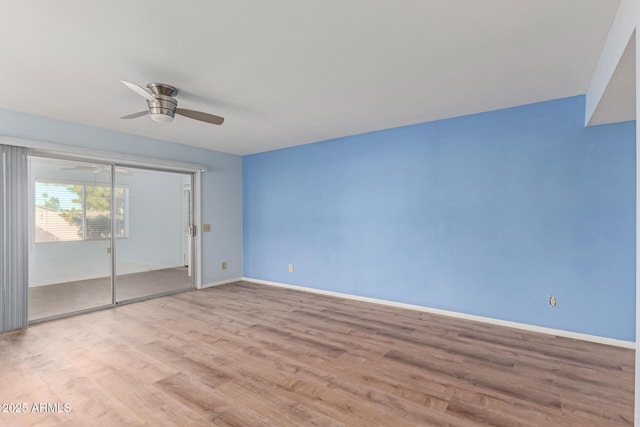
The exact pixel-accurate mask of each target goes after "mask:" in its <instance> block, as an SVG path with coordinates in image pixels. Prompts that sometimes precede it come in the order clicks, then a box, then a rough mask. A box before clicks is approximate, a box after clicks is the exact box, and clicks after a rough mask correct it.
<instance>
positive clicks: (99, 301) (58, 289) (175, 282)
mask: <svg viewBox="0 0 640 427" xmlns="http://www.w3.org/2000/svg"><path fill="white" fill-rule="evenodd" d="M191 283H192V281H191V277H189V276H188V274H187V267H179V268H166V269H162V270H152V271H145V272H142V273H133V274H123V275H120V276H117V277H116V300H117V301H126V300H129V299H133V298H139V297H144V296H151V295H154V294H159V293H163V292H168V291H173V290H179V289H186V288H189V287H191ZM107 304H111V280H110V278H109V277H104V278H99V279H91V280H80V281H76V282H66V283H57V284H54V285H47V286H38V287H34V288H29V320H36V319H42V318H45V317H50V316H56V315H59V314H65V313H70V312H74V311H78V310H85V309H88V308H94V307H99V306H102V305H107Z"/></svg>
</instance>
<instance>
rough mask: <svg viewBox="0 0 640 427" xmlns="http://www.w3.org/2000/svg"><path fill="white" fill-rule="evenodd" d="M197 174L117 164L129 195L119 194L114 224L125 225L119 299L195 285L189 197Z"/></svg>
mask: <svg viewBox="0 0 640 427" xmlns="http://www.w3.org/2000/svg"><path fill="white" fill-rule="evenodd" d="M191 178H192V174H185V173H175V172H166V171H158V170H149V169H142V168H135V167H129V166H116V180H115V187H116V188H122V189H123V190H122V191H123V194H124V201H125V202H124V203H120V202H119V201H118V200H115V207H116V210H115V221H114V224H115V223H117V224H119V223H120V222H122V229H123V230H124V235H123V236H119V237H118V238H117V239H116V246H115V272H116V278H115V298H116V302H122V301H131V300H136V299H144V298H148V297H150V296H153V295H162V294H167V293H172V292H175V291H178V290H184V289H189V288H192V287H193V277H192V275H191V271H190V268H189V267H190V266H191V253H192V251H191V245H192V243H191V239H190V238H189V239H187V240H186V243H185V232H186V231H187V230H188V228H189V227H187V230H185V221H188V222H190V221H191V209H192V208H191V206H192V204H191V197H189V198H188V200H185V197H184V195H185V191H184V189H185V186H190V185H191ZM190 195H191V192H189V196H190ZM185 203H188V208H185ZM185 216H187V218H185ZM189 225H190V224H189ZM185 244H186V245H188V246H189V248H188V250H187V251H185ZM185 253H187V254H188V256H187V257H185Z"/></svg>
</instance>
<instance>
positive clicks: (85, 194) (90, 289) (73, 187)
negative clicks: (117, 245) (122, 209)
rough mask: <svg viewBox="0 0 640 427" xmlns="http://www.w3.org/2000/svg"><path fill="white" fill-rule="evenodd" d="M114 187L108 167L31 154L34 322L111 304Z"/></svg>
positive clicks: (31, 316)
mask: <svg viewBox="0 0 640 427" xmlns="http://www.w3.org/2000/svg"><path fill="white" fill-rule="evenodd" d="M111 188H112V186H111V166H109V165H103V164H90V163H84V162H77V161H69V160H57V159H48V158H41V157H32V158H31V189H32V192H33V194H31V195H30V199H31V202H32V203H31V206H30V207H31V212H30V216H31V218H32V219H33V222H32V227H31V242H32V245H31V248H30V255H29V320H35V319H41V318H46V317H52V316H57V315H61V314H66V313H71V312H75V311H81V310H87V309H91V308H96V307H100V306H104V305H109V304H111V303H112V300H113V298H112V291H111V227H112V216H111V212H112V209H111V199H112V198H111ZM116 199H117V197H116Z"/></svg>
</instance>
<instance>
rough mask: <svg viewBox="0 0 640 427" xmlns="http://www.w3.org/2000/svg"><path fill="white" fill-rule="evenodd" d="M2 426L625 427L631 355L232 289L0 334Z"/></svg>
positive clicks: (250, 286) (447, 320) (258, 288)
mask: <svg viewBox="0 0 640 427" xmlns="http://www.w3.org/2000/svg"><path fill="white" fill-rule="evenodd" d="M0 399H1V402H0V403H4V402H6V403H19V402H24V403H26V404H29V405H31V404H33V403H38V402H42V403H45V404H46V403H55V402H58V403H65V402H66V403H69V404H70V407H71V412H68V413H66V412H51V413H20V414H15V413H1V412H0V427H2V426H16V425H18V426H21V425H24V426H31V425H38V426H54V425H69V426H74V425H77V426H84V425H88V424H96V425H114V426H128V425H131V426H143V425H145V426H146V425H149V426H164V425H166V426H183V425H194V426H200V425H217V426H243V427H244V426H303V425H310V426H331V427H333V426H366V427H369V426H394V427H395V426H481V425H501V426H502V425H507V426H547V425H548V426H559V425H562V426H581V427H584V426H599V427H602V426H630V425H633V403H634V351H633V350H629V349H624V348H619V347H611V346H606V345H601V344H595V343H589V342H585V341H579V340H572V339H567V338H562V337H555V336H551V335H546V334H538V333H533V332H527V331H522V330H517V329H512V328H506V327H500V326H495V325H489V324H485V323H480V322H473V321H467V320H463V319H456V318H451V317H445V316H439V315H435V314H431V313H424V312H418V311H414V310H406V309H400V308H395V307H389V306H383V305H378V304H371V303H365V302H356V301H353V300H346V299H342V298H336V297H331V296H327V295H317V294H311V293H307V292H300V291H295V290H291V289H283V288H276V287H269V286H264V285H257V284H254V283H249V282H237V283H233V284H229V285H223V286H218V287H215V288H210V289H205V290H199V291H190V292H185V293H181V294H176V295H172V296H168V297H163V298H158V299H154V300H148V301H144V302H140V303H135V304H129V305H123V306H118V307H116V308H114V309H110V310H104V311H98V312H94V313H87V314H83V315H80V316H76V317H72V318H67V319H59V320H56V321H51V322H46V323H41V324H38V325H34V326H32V327H30V328H29V329H27V330H22V331H14V332H9V333H4V334H0Z"/></svg>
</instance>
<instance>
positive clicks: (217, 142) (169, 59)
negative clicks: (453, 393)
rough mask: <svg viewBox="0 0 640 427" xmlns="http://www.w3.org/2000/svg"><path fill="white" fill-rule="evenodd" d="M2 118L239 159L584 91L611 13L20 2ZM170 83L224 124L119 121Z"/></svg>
mask: <svg viewBox="0 0 640 427" xmlns="http://www.w3.org/2000/svg"><path fill="white" fill-rule="evenodd" d="M3 3H4V4H3V7H2V13H0V76H1V77H2V79H1V80H0V107H3V108H8V109H12V110H17V111H25V112H29V113H34V114H39V115H43V116H48V117H54V118H58V119H63V120H68V121H72V122H79V123H84V124H89V125H94V126H99V127H103V128H108V129H114V130H118V131H123V132H129V133H132V134H138V135H144V136H149V137H154V138H159V139H165V140H169V141H174V142H178V143H182V144H189V145H195V146H199V147H205V148H210V149H214V150H219V151H223V152H228V153H235V154H249V153H256V152H261V151H267V150H272V149H276V148H282V147H287V146H293V145H299V144H305V143H309V142H315V141H321V140H325V139H330V138H335V137H340V136H345V135H352V134H357V133H362V132H368V131H373V130H378V129H385V128H391V127H397V126H402V125H407V124H412V123H419V122H425V121H430V120H435V119H441V118H446V117H453V116H459V115H464V114H469V113H475V112H480V111H488V110H493V109H498V108H503V107H509V106H515V105H522V104H527V103H532V102H537V101H543V100H548V99H555V98H561V97H566V96H572V95H577V94H582V93H585V92H586V90H587V87H588V85H589V82H590V79H591V76H592V73H593V70H594V69H595V65H596V63H597V60H598V57H599V55H600V52H601V50H602V47H603V45H604V41H605V39H606V36H607V33H608V30H609V28H610V26H611V23H612V21H613V18H614V16H615V13H616V10H617V8H618V5H619V1H618V0H528V1H524V0H413V1H412V0H397V1H391V0H322V1H317V0H316V1H308V0H269V1H264V0H245V1H242V0H233V1H231V0H227V1H222V0H215V1H214V0H190V1H175V0H172V1H169V0H153V1H152V0H136V1H131V0H109V1H86V0H64V1H50V0H20V1H11V2H10V1H4V2H3ZM123 79H124V80H129V81H133V82H137V83H139V84H141V85H145V84H146V83H148V82H161V83H169V84H172V85H174V86H176V87H177V88H178V89H180V90H181V93H180V94H179V95H178V101H179V102H180V106H181V107H184V108H191V109H196V110H203V111H206V112H210V113H213V114H218V115H222V116H224V117H225V118H226V121H225V123H224V124H223V125H222V126H213V125H207V124H204V123H201V122H196V121H192V120H190V119H186V118H183V117H177V118H176V119H175V120H174V121H173V122H172V123H168V124H160V123H155V122H152V121H151V120H150V119H149V118H148V117H142V118H139V119H136V120H120V119H119V117H120V116H123V115H126V114H129V113H133V112H136V111H140V110H143V109H144V108H145V105H146V104H145V101H144V100H143V99H142V98H140V97H138V96H137V95H135V94H134V93H133V92H131V91H130V90H129V89H127V88H126V87H124V86H123V85H122V84H121V83H120V80H123Z"/></svg>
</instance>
